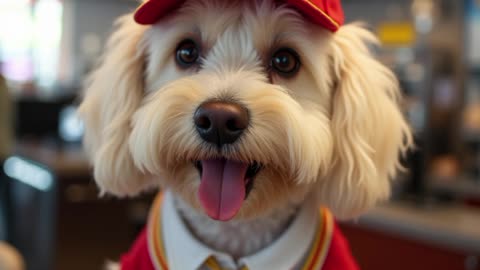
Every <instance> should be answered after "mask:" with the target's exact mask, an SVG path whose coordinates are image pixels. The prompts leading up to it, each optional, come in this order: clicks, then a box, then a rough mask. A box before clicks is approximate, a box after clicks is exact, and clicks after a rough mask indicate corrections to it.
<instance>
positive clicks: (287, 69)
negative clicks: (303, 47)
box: [270, 48, 300, 77]
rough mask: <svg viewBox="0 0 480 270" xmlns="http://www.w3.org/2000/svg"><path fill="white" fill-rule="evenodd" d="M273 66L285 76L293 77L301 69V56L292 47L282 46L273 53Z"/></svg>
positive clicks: (271, 63)
mask: <svg viewBox="0 0 480 270" xmlns="http://www.w3.org/2000/svg"><path fill="white" fill-rule="evenodd" d="M270 66H271V68H272V69H273V70H274V71H276V72H277V73H278V74H279V75H281V76H283V77H291V76H293V75H295V74H296V73H297V72H298V70H299V69H300V57H299V56H298V54H297V52H295V51H294V50H292V49H290V48H282V49H280V50H278V51H276V52H275V54H273V57H272V60H271V62H270Z"/></svg>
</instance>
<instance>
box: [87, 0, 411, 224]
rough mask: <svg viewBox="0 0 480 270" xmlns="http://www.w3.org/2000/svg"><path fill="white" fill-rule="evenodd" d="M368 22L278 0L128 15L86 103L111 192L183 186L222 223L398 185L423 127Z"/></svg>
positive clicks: (339, 209) (194, 4)
mask: <svg viewBox="0 0 480 270" xmlns="http://www.w3.org/2000/svg"><path fill="white" fill-rule="evenodd" d="M374 41H375V39H374V38H373V37H372V35H371V34H370V33H368V32H367V31H366V30H364V29H362V28H360V27H359V26H355V25H349V26H344V27H343V28H341V29H340V30H339V31H338V32H337V33H331V32H328V31H327V30H325V29H323V28H322V27H321V26H318V25H314V24H311V23H310V22H308V21H306V20H304V19H303V17H302V16H301V15H300V14H298V13H297V12H296V11H295V10H293V9H291V8H289V7H287V6H278V5H276V4H274V3H273V1H270V0H266V1H213V0H197V1H193V0H192V1H187V2H186V4H185V5H184V6H183V7H182V8H180V10H178V11H176V12H175V13H174V14H172V15H171V16H169V17H168V18H165V19H163V20H162V21H161V22H159V23H157V24H156V25H154V26H151V27H147V26H140V25H137V24H135V23H134V22H133V20H132V19H131V16H128V17H125V18H124V19H122V20H121V22H120V25H119V28H118V30H117V31H116V33H115V34H114V35H113V36H112V38H111V41H110V43H109V46H107V52H106V55H105V58H104V59H103V62H102V64H101V66H100V67H99V68H98V69H97V71H96V72H95V73H93V75H92V78H91V80H90V82H89V85H88V89H87V92H86V95H85V99H84V102H83V104H82V106H81V112H82V115H83V117H84V119H85V122H86V127H87V133H86V138H85V142H86V146H87V149H88V150H89V153H90V155H91V157H92V160H93V162H94V166H95V178H96V180H97V182H98V184H99V186H100V187H101V188H102V190H103V191H105V192H110V193H113V194H116V195H120V196H122V195H135V194H137V193H138V192H140V191H141V190H144V189H146V188H149V187H152V186H159V185H160V186H163V187H168V188H171V189H172V190H173V191H174V192H175V193H176V194H178V195H179V196H181V197H182V198H183V199H184V200H185V201H186V202H188V203H189V204H191V205H192V206H193V207H194V208H196V209H199V210H200V211H204V212H205V213H206V214H208V215H209V216H210V217H212V218H214V219H217V220H223V221H226V220H229V219H231V218H238V219H249V218H255V217H257V216H259V215H264V214H267V213H268V212H270V211H272V210H275V209H279V208H281V207H284V206H285V205H287V204H291V203H299V202H301V201H302V200H304V199H305V197H306V196H309V195H312V196H315V197H316V198H318V200H319V202H320V203H323V204H326V205H327V206H329V207H330V208H331V209H332V210H333V211H334V213H335V214H336V215H337V216H339V217H351V216H354V215H357V214H359V213H361V212H363V211H364V210H366V209H368V208H369V207H371V206H372V205H373V204H374V203H375V202H377V201H378V200H379V199H384V198H386V197H387V196H388V194H389V178H390V177H393V176H394V174H395V171H396V167H397V166H398V154H399V152H401V151H405V150H406V148H407V146H408V145H409V143H410V140H411V139H410V133H409V129H408V126H407V124H406V123H405V121H404V119H403V117H402V115H401V113H400V111H399V109H398V107H397V96H398V89H397V83H396V80H395V78H394V76H393V75H392V73H391V72H390V71H389V70H388V69H386V68H385V67H383V66H382V65H381V64H380V63H378V62H377V61H376V60H374V59H373V58H372V57H371V56H370V54H369V52H368V49H367V45H365V42H374Z"/></svg>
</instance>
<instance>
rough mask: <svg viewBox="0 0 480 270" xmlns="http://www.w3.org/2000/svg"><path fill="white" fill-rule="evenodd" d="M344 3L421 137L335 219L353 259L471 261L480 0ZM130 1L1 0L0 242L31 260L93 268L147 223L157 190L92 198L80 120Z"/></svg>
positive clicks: (379, 265)
mask: <svg viewBox="0 0 480 270" xmlns="http://www.w3.org/2000/svg"><path fill="white" fill-rule="evenodd" d="M342 2H343V4H344V6H345V12H346V17H347V19H348V21H356V20H362V21H365V22H367V23H368V26H369V27H370V28H371V30H373V31H374V32H375V33H377V34H378V36H379V37H380V40H381V41H382V43H383V44H384V46H383V47H382V49H379V50H377V51H376V53H377V54H378V56H379V58H380V59H381V60H382V61H383V62H384V63H385V64H387V65H388V66H390V67H391V68H392V69H393V70H394V71H395V73H396V74H397V76H398V78H399V79H400V83H401V86H402V90H403V92H404V94H405V97H406V98H405V101H404V103H403V104H402V105H403V108H404V110H405V114H406V117H407V118H408V119H409V121H410V124H411V125H412V127H413V128H414V130H415V137H416V143H417V145H418V149H417V150H416V151H414V152H412V153H410V154H409V156H408V157H406V158H405V164H406V167H407V168H408V172H405V173H404V174H402V175H401V176H400V177H399V179H398V181H396V182H395V186H394V199H393V200H392V201H391V202H389V203H386V204H384V205H381V206H379V207H378V208H376V209H374V210H372V211H371V212H370V213H368V214H366V215H365V216H363V217H361V218H359V219H358V220H356V221H354V222H348V223H343V224H342V225H341V226H342V228H343V230H344V232H345V234H346V236H347V237H348V239H349V240H350V242H351V246H352V250H353V253H354V255H355V257H356V258H357V260H358V261H359V263H360V266H361V267H362V269H366V270H377V269H378V270H384V269H389V270H396V269H410V270H416V269H422V270H425V269H429V270H430V269H432V270H443V269H445V270H456V269H458V270H461V269H465V270H479V269H480V1H479V0H343V1H342ZM136 6H137V2H136V1H134V0H0V74H2V76H1V78H0V242H2V241H3V242H8V243H10V244H11V245H13V246H14V247H16V249H18V250H19V252H20V253H21V255H22V256H23V258H24V260H25V263H26V269H28V270H51V269H59V270H77V269H78V270H80V269H82V270H84V269H101V268H102V265H103V264H104V263H105V262H106V260H107V259H111V260H116V259H118V257H119V255H120V253H121V252H123V251H126V250H127V249H128V247H129V245H130V244H131V242H132V241H133V239H134V238H135V236H136V234H137V233H138V231H139V229H140V228H141V227H142V226H143V224H144V222H145V218H146V215H147V213H148V207H149V204H150V201H151V198H152V195H146V196H144V197H142V198H138V199H135V200H117V199H114V198H108V197H107V198H102V199H99V198H98V190H97V189H96V187H95V184H94V183H93V180H92V177H91V170H90V168H89V166H88V163H87V161H86V159H85V156H84V155H83V153H82V150H81V137H82V134H83V126H82V123H81V122H80V121H79V120H78V119H77V117H76V105H77V104H78V94H79V91H80V89H81V86H82V81H83V80H84V78H85V75H86V74H87V73H88V72H89V71H90V70H91V68H92V66H94V64H95V63H96V62H97V60H98V58H99V56H100V54H101V51H102V48H103V46H104V44H105V40H106V38H107V36H108V34H109V33H110V32H111V30H112V22H113V21H114V19H115V18H116V17H117V16H119V15H121V14H124V13H126V12H129V11H132V10H134V9H135V8H136ZM0 251H1V246H0ZM0 269H1V261H0Z"/></svg>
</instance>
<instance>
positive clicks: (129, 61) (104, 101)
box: [80, 15, 153, 196]
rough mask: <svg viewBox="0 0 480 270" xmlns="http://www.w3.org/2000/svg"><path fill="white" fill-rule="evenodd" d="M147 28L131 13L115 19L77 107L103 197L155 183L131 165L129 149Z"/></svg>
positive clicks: (140, 91) (141, 88)
mask: <svg viewBox="0 0 480 270" xmlns="http://www.w3.org/2000/svg"><path fill="white" fill-rule="evenodd" d="M145 30H146V27H145V26H140V25H138V24H136V23H135V22H134V21H133V16H132V15H127V16H125V17H123V18H120V19H119V20H118V21H117V23H116V31H115V32H114V33H113V35H112V36H111V37H110V39H109V41H108V44H107V46H106V51H105V54H104V56H103V59H102V61H101V63H100V66H99V67H98V68H97V69H96V70H95V71H94V72H93V73H92V75H91V76H90V78H89V80H88V81H87V87H86V91H85V94H84V95H85V96H84V100H83V102H82V104H81V106H80V115H81V117H82V118H83V120H84V122H85V127H86V133H85V138H84V144H85V147H86V150H87V152H88V154H89V157H90V159H91V161H92V162H93V165H94V176H95V180H96V182H97V184H98V186H99V187H100V189H101V192H102V193H105V192H108V193H112V194H114V195H118V196H133V195H135V194H137V193H139V192H140V191H142V190H144V189H146V188H148V187H151V186H152V185H153V183H152V182H151V180H150V179H149V177H148V176H147V175H144V174H142V173H141V172H140V171H139V170H138V169H137V168H136V167H135V165H134V163H133V160H132V157H131V154H130V150H129V147H128V137H129V136H130V131H131V128H130V121H131V117H132V115H133V113H134V112H135V111H136V110H137V108H138V107H139V106H140V102H141V100H142V97H143V91H144V80H143V78H144V75H143V73H144V57H145V56H144V51H145V49H144V48H143V47H144V46H143V42H142V37H143V33H144V32H145Z"/></svg>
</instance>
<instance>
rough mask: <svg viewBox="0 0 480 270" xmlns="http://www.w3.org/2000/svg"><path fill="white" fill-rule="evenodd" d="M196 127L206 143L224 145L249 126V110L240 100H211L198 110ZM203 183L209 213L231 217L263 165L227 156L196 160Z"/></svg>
mask: <svg viewBox="0 0 480 270" xmlns="http://www.w3.org/2000/svg"><path fill="white" fill-rule="evenodd" d="M193 118H194V123H195V128H196V130H197V132H198V134H199V135H200V137H201V138H202V139H203V141H205V142H206V143H209V144H213V145H215V146H217V147H218V148H219V149H221V148H222V147H223V146H225V145H228V144H233V143H235V142H236V141H238V139H239V138H240V137H241V135H242V134H243V133H244V132H245V130H246V129H247V128H248V126H249V122H250V116H249V112H248V110H247V109H246V108H245V107H244V106H241V105H239V104H237V103H233V102H222V101H208V102H205V103H203V104H202V105H200V106H199V107H198V109H197V111H196V112H195V114H194V117H193ZM195 166H196V167H197V169H198V171H199V173H200V178H201V184H200V187H199V190H198V196H199V200H200V203H201V204H202V207H203V208H204V211H205V213H206V214H207V215H209V216H210V217H211V218H213V219H215V220H221V221H228V220H230V219H231V218H233V217H234V216H235V215H236V214H237V212H238V211H239V210H240V208H241V206H242V204H243V201H244V200H245V199H246V198H247V196H248V194H249V192H250V191H251V189H252V187H253V181H254V179H255V176H256V175H257V174H258V172H259V171H260V169H261V165H259V164H258V163H257V162H254V163H252V164H249V163H245V162H242V161H238V160H229V159H226V158H224V157H219V158H214V159H205V160H198V161H196V162H195Z"/></svg>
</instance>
